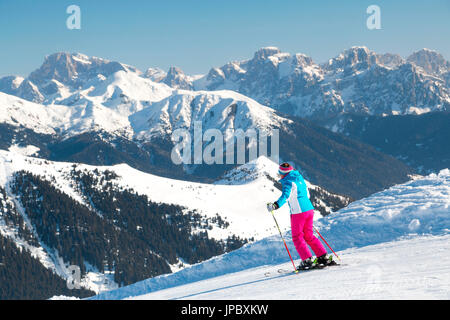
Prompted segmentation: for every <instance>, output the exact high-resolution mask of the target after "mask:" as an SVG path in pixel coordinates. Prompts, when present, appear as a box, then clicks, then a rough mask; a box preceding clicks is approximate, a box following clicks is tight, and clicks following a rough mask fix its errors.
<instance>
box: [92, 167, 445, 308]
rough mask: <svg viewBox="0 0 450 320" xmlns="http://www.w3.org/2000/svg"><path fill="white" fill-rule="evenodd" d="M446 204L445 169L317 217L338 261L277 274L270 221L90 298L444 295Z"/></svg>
mask: <svg viewBox="0 0 450 320" xmlns="http://www.w3.org/2000/svg"><path fill="white" fill-rule="evenodd" d="M449 205H450V170H448V169H445V170H442V171H441V172H440V173H439V174H431V175H429V176H426V177H422V178H419V179H415V180H412V181H409V182H407V183H405V184H402V185H398V186H394V187H392V188H389V189H387V190H384V191H382V192H379V193H376V194H374V195H372V196H370V197H368V198H366V199H362V200H359V201H355V202H353V203H352V204H350V205H349V206H348V207H346V208H344V209H342V210H340V211H338V212H337V213H334V214H332V215H330V216H328V217H326V218H321V219H319V220H317V221H316V222H315V226H316V228H318V230H319V232H320V233H321V234H322V235H323V236H324V238H325V239H326V240H327V241H328V243H329V244H330V245H331V246H332V247H333V248H334V249H335V250H337V254H338V255H339V256H340V258H341V259H342V262H341V263H342V265H341V266H336V267H329V268H325V269H321V270H314V271H308V272H302V273H299V274H293V273H292V274H291V273H284V274H280V273H278V270H279V269H283V270H289V269H293V267H292V264H291V262H290V260H289V257H288V256H287V253H286V250H285V249H284V246H283V243H282V241H281V239H280V236H279V235H278V234H277V232H276V229H275V227H274V235H273V236H270V237H266V238H264V239H262V240H259V241H256V242H254V243H251V244H248V245H246V246H244V247H242V248H240V249H238V250H236V251H233V252H230V253H228V254H224V255H222V256H219V257H214V258H212V259H210V260H208V261H205V262H203V263H199V264H196V265H192V266H190V267H188V268H186V269H183V270H181V271H179V272H176V273H173V274H169V275H163V276H159V277H155V278H151V279H147V280H144V281H141V282H138V283H135V284H133V285H130V286H126V287H122V288H119V289H116V290H112V291H109V292H103V293H101V294H99V295H97V296H94V297H92V298H91V299H155V300H157V299H164V300H166V299H168V300H175V299H189V300H196V299H199V300H203V299H205V300H206V299H213V300H214V299H224V300H234V299H255V300H257V299H264V300H270V299H449V298H450V255H448V252H449V250H450V206H449ZM284 236H285V238H286V241H287V242H288V245H289V250H290V251H291V253H292V254H293V256H294V259H296V263H298V262H299V260H298V259H299V257H298V255H297V253H296V251H295V248H294V247H293V245H292V241H291V238H290V234H289V232H286V233H285V234H284Z"/></svg>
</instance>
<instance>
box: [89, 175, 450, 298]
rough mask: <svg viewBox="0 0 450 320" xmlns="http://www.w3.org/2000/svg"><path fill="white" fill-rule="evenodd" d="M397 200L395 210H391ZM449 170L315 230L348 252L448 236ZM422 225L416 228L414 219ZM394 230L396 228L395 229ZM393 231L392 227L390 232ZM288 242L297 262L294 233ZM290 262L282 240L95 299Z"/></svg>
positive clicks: (357, 205)
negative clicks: (415, 238)
mask: <svg viewBox="0 0 450 320" xmlns="http://www.w3.org/2000/svg"><path fill="white" fill-rule="evenodd" d="M393 199H397V200H396V201H397V203H396V206H395V207H394V208H393V207H392V206H390V205H391V203H392V201H393ZM449 207H450V170H448V169H445V170H442V171H441V172H440V173H439V174H431V175H429V176H426V177H424V178H422V179H417V180H413V181H410V182H408V183H405V184H402V185H398V186H394V187H392V188H390V189H387V190H385V191H383V192H379V193H377V194H375V195H373V196H370V197H368V198H367V199H362V200H359V201H355V202H354V203H352V204H351V205H349V206H348V207H347V208H344V209H342V210H340V211H338V213H336V214H333V215H330V216H327V217H325V218H322V219H319V220H318V222H317V223H316V224H317V228H318V229H319V231H320V233H321V234H322V235H323V236H324V238H325V239H327V241H328V242H329V243H330V244H331V245H332V246H333V247H334V248H335V249H336V250H344V249H348V248H354V247H357V248H358V247H365V246H368V245H374V244H379V243H383V242H386V241H394V240H397V239H401V238H404V237H409V236H412V235H421V234H422V235H423V234H432V235H440V234H448V233H449V232H450V230H449V225H450V210H449ZM419 218H420V219H421V221H422V222H419V225H418V226H417V223H415V222H414V221H416V219H419ZM392 224H395V227H392V226H391V225H392ZM389 226H391V227H389ZM285 237H286V242H287V243H288V244H289V245H288V246H289V250H290V251H291V254H292V255H293V258H294V259H298V258H299V257H298V255H297V253H296V250H295V248H294V247H293V245H292V241H291V236H290V233H289V232H287V233H286V234H285ZM287 261H289V258H288V257H287V254H286V252H285V250H284V246H283V243H282V241H281V239H280V238H279V236H276V235H275V236H271V237H268V238H265V239H262V240H260V241H257V242H254V243H251V244H247V245H245V246H243V247H242V248H240V249H238V250H236V251H233V252H230V253H227V254H224V255H222V256H219V257H214V258H212V259H210V260H207V261H205V262H203V263H199V264H196V265H193V266H191V267H189V268H186V269H184V270H181V271H179V272H177V273H174V274H171V275H164V276H159V277H155V278H151V279H147V280H144V281H140V282H138V283H135V284H133V285H130V286H126V287H123V288H120V289H118V290H115V291H110V292H104V293H101V294H99V295H97V296H95V297H92V298H91V299H125V298H129V297H132V296H137V295H142V294H147V293H150V292H155V291H158V290H162V289H167V288H171V287H175V286H179V285H185V284H188V283H193V282H196V281H200V280H205V279H209V278H213V277H217V276H220V275H225V274H230V273H235V272H239V271H242V270H245V269H249V268H256V267H261V266H264V265H274V264H280V263H285V262H287Z"/></svg>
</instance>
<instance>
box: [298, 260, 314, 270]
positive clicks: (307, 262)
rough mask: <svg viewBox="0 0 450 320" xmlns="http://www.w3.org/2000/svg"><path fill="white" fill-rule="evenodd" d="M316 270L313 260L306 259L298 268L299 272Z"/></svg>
mask: <svg viewBox="0 0 450 320" xmlns="http://www.w3.org/2000/svg"><path fill="white" fill-rule="evenodd" d="M313 268H314V261H313V260H312V259H311V258H308V259H305V260H303V261H302V262H300V264H299V266H298V267H297V270H299V271H301V270H309V269H313Z"/></svg>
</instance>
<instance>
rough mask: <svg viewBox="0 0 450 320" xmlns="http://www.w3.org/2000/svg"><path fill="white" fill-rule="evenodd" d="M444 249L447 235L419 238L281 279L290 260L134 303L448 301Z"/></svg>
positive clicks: (448, 261)
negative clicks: (324, 300) (181, 300)
mask: <svg viewBox="0 0 450 320" xmlns="http://www.w3.org/2000/svg"><path fill="white" fill-rule="evenodd" d="M279 249H280V250H282V249H283V248H281V247H280V248H279ZM448 250H450V235H444V236H417V237H413V238H411V239H403V240H399V241H394V242H388V243H382V244H378V245H373V246H368V247H363V248H358V249H347V250H345V251H342V252H340V253H339V256H340V257H341V259H342V261H343V263H344V264H345V265H342V266H337V267H331V268H327V269H322V270H315V271H310V272H304V273H299V274H281V275H277V269H279V268H283V269H287V270H290V269H292V264H291V263H290V262H288V263H284V264H281V265H275V266H262V267H257V268H253V269H249V270H244V271H242V272H237V273H232V274H228V275H223V276H220V277H216V278H212V279H207V280H203V281H198V282H195V283H191V284H186V285H181V286H177V287H174V288H169V289H165V290H160V291H156V292H153V293H149V294H144V295H140V296H136V297H134V298H132V299H189V300H197V299H212V300H215V299H227V300H230V299H249V300H258V299H317V300H321V299H449V298H450V256H449V255H446V254H445V252H448ZM436 261H438V263H435V262H436ZM267 271H271V272H272V273H273V274H274V276H272V277H265V276H264V273H265V272H267Z"/></svg>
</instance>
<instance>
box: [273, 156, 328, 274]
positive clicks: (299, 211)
mask: <svg viewBox="0 0 450 320" xmlns="http://www.w3.org/2000/svg"><path fill="white" fill-rule="evenodd" d="M278 174H279V176H280V178H281V180H280V182H281V185H282V195H281V197H280V198H279V199H278V200H277V201H276V202H273V203H268V204H267V210H269V212H271V211H273V210H277V209H278V208H280V207H282V206H283V205H284V204H285V203H286V202H288V204H289V207H290V210H291V232H292V241H293V242H294V245H295V248H296V249H297V252H298V254H299V255H300V258H301V259H302V261H301V262H300V265H299V266H298V268H297V270H308V269H311V268H315V267H324V266H328V265H333V264H336V262H334V261H333V257H332V256H331V255H330V256H327V250H326V249H325V247H324V246H323V245H322V243H321V242H320V241H319V239H317V238H316V237H315V236H314V233H313V218H314V207H313V205H312V203H311V201H310V200H309V191H308V188H307V186H306V183H305V180H304V179H303V177H302V175H301V174H300V173H299V172H298V171H297V170H294V168H293V167H292V166H291V165H290V164H289V163H282V164H281V165H280V167H279V169H278ZM308 245H309V246H310V247H311V249H312V250H313V251H314V253H315V254H316V259H315V260H313V259H312V254H311V252H310V250H309V249H308Z"/></svg>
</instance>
